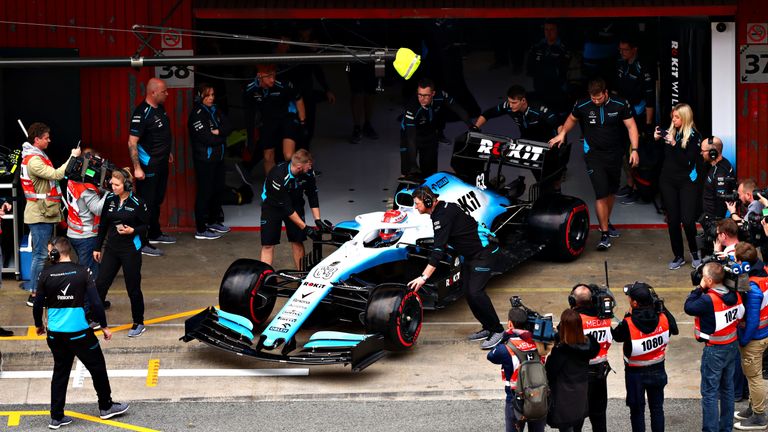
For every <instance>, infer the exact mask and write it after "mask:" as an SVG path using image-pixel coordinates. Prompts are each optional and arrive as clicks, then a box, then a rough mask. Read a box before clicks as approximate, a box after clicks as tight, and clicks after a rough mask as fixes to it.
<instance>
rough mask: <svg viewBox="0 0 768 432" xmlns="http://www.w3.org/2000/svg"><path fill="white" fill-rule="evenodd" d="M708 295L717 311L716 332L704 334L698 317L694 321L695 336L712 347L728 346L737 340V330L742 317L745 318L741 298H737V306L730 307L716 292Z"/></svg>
mask: <svg viewBox="0 0 768 432" xmlns="http://www.w3.org/2000/svg"><path fill="white" fill-rule="evenodd" d="M707 295H708V296H709V298H711V299H712V306H713V307H714V311H715V332H714V333H712V334H706V333H702V332H701V326H700V324H699V317H696V319H694V320H693V335H694V336H695V337H696V340H698V341H699V342H707V343H708V344H710V345H727V344H729V343H731V342H733V341H735V340H736V337H737V335H736V328H737V327H738V326H739V321H740V320H741V317H743V316H744V306H743V305H742V303H741V296H738V295H737V296H736V299H737V301H736V304H735V305H733V306H728V305H727V304H725V302H724V301H723V299H722V298H720V295H718V294H717V293H716V292H714V291H709V292H707Z"/></svg>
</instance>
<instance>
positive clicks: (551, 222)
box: [528, 194, 589, 261]
mask: <svg viewBox="0 0 768 432" xmlns="http://www.w3.org/2000/svg"><path fill="white" fill-rule="evenodd" d="M528 225H529V226H530V227H531V230H530V233H531V236H532V240H534V241H536V242H539V243H542V244H544V245H545V249H544V251H543V254H544V255H545V256H546V257H547V258H550V259H554V260H557V261H572V260H574V259H576V258H578V257H579V256H580V255H581V254H582V252H584V247H585V246H586V244H587V236H588V235H589V208H588V207H587V204H585V203H584V201H582V200H580V199H579V198H576V197H572V196H568V195H556V194H552V195H546V196H543V197H541V198H540V199H539V200H537V201H536V202H535V203H533V208H532V209H531V212H530V214H529V216H528Z"/></svg>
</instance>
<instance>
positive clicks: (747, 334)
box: [734, 242, 768, 430]
mask: <svg viewBox="0 0 768 432" xmlns="http://www.w3.org/2000/svg"><path fill="white" fill-rule="evenodd" d="M736 262H737V263H739V264H741V265H743V264H744V263H748V264H749V271H748V274H749V291H747V292H746V295H744V294H742V296H743V297H744V321H743V322H744V326H743V327H739V329H738V335H739V351H740V353H741V368H742V370H743V372H744V375H745V376H746V377H747V383H748V386H749V407H748V408H747V409H746V410H744V411H739V412H737V413H736V414H735V415H734V417H736V418H737V419H739V420H741V422H739V423H736V424H735V425H734V427H735V428H736V429H738V430H751V429H757V430H763V429H765V428H766V427H768V416H766V414H765V410H766V401H765V383H764V382H763V355H764V352H765V350H766V349H767V348H768V302H765V298H766V292H768V273H766V271H765V265H764V264H763V262H762V261H761V260H760V259H758V257H757V249H756V248H755V246H753V245H752V244H750V243H747V242H740V243H738V244H737V245H736Z"/></svg>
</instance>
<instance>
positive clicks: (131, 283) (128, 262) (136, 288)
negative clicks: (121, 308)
mask: <svg viewBox="0 0 768 432" xmlns="http://www.w3.org/2000/svg"><path fill="white" fill-rule="evenodd" d="M120 267H122V268H123V278H124V279H125V289H126V290H127V291H128V299H129V300H130V301H131V316H132V317H133V323H134V324H144V295H143V294H142V293H141V252H140V251H137V250H132V251H113V250H110V249H109V248H108V247H107V248H106V249H105V250H104V251H102V254H101V269H100V271H99V277H98V278H97V279H96V289H97V290H98V291H99V297H101V301H102V303H103V302H104V300H106V298H107V292H108V291H109V287H110V286H112V282H114V281H115V276H117V272H118V271H119V270H120Z"/></svg>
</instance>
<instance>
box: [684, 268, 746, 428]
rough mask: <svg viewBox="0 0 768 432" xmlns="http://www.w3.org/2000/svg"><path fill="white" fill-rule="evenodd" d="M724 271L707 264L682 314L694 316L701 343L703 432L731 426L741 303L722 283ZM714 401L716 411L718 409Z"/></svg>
mask: <svg viewBox="0 0 768 432" xmlns="http://www.w3.org/2000/svg"><path fill="white" fill-rule="evenodd" d="M724 274H725V270H723V266H722V265H720V264H718V263H714V262H711V263H707V264H705V265H704V270H703V272H702V278H701V284H699V286H697V287H696V288H694V289H693V291H691V293H690V294H689V295H688V298H687V299H686V300H685V306H684V309H685V313H686V314H688V315H691V316H693V317H695V320H694V329H693V334H694V336H695V337H696V340H698V341H699V342H703V343H704V344H705V345H704V351H703V353H702V355H701V411H702V428H701V430H702V431H703V432H715V431H729V430H731V429H732V428H733V404H734V393H733V373H734V372H733V371H734V368H735V367H736V358H737V356H738V348H737V345H738V344H737V343H736V341H737V339H738V338H737V332H736V329H737V328H738V326H739V322H740V321H741V319H742V318H743V317H744V306H743V305H742V303H741V298H740V297H739V295H738V294H737V293H736V292H735V291H730V290H729V289H728V288H726V287H725V286H723V277H724ZM718 402H719V405H720V408H721V409H720V410H718Z"/></svg>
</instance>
